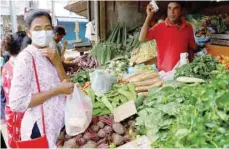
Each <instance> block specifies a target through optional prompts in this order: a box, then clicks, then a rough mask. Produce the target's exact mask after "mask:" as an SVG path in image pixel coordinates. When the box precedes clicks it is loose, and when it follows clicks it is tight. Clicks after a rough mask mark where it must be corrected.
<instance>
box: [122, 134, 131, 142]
mask: <svg viewBox="0 0 229 149" xmlns="http://www.w3.org/2000/svg"><path fill="white" fill-rule="evenodd" d="M123 141H124V142H129V141H131V136H130V135H125V136H124V137H123Z"/></svg>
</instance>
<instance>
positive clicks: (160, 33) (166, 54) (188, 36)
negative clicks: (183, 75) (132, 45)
mask: <svg viewBox="0 0 229 149" xmlns="http://www.w3.org/2000/svg"><path fill="white" fill-rule="evenodd" d="M183 3H184V2H179V1H174V2H169V3H168V10H167V15H168V16H167V18H166V20H165V21H164V22H161V23H158V24H156V25H154V26H153V27H152V28H150V29H149V27H150V22H151V19H152V17H153V16H154V15H155V12H154V9H153V7H152V5H150V4H149V5H148V6H147V8H146V13H147V17H146V20H145V22H144V24H143V27H142V29H141V32H140V36H139V40H140V41H149V40H153V39H155V40H156V43H157V48H158V52H157V54H158V57H157V64H158V69H159V71H161V70H164V71H166V72H168V71H171V70H172V69H173V68H174V66H175V65H176V64H177V62H178V61H179V59H180V53H184V52H189V53H193V52H190V51H192V50H194V49H196V48H197V46H196V43H195V40H194V34H193V28H192V26H191V25H190V24H188V23H187V22H186V21H185V19H184V18H183V17H182V14H183Z"/></svg>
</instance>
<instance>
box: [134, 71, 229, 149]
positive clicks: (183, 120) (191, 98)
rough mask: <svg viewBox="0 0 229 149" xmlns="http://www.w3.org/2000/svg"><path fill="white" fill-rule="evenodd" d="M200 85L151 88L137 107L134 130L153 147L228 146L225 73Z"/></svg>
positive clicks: (227, 74) (227, 76) (227, 78)
mask: <svg viewBox="0 0 229 149" xmlns="http://www.w3.org/2000/svg"><path fill="white" fill-rule="evenodd" d="M213 72H214V76H212V79H211V81H209V82H206V83H203V84H191V85H190V84H177V85H171V84H170V85H169V84H168V85H165V86H164V87H162V88H160V89H157V88H153V89H151V91H150V92H149V95H148V97H147V98H146V99H145V100H144V101H143V105H142V106H139V108H138V117H137V119H136V127H137V130H138V133H141V134H142V135H143V134H146V135H147V136H148V137H149V139H151V141H152V147H154V148H223V147H224V148H228V147H229V137H228V136H229V123H228V120H229V111H228V109H229V100H228V99H229V98H228V97H229V71H225V70H223V71H222V70H215V71H213Z"/></svg>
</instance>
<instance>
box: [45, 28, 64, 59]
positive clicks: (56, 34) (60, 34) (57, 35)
mask: <svg viewBox="0 0 229 149" xmlns="http://www.w3.org/2000/svg"><path fill="white" fill-rule="evenodd" d="M65 35H66V31H65V29H64V27H62V26H56V27H54V29H53V40H52V41H51V42H50V43H49V48H54V49H56V50H57V53H58V54H59V56H61V57H63V56H64V53H65V51H66V49H67V46H68V42H67V41H65V42H64V47H63V48H62V46H61V43H60V42H61V40H62V39H63V38H64V36H65Z"/></svg>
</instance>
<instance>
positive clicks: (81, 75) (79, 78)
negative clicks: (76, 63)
mask: <svg viewBox="0 0 229 149" xmlns="http://www.w3.org/2000/svg"><path fill="white" fill-rule="evenodd" d="M87 81H90V76H89V72H88V71H81V72H77V73H75V74H73V75H72V76H71V82H72V83H79V84H80V85H81V86H83V85H84V84H85V83H86V82H87Z"/></svg>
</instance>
